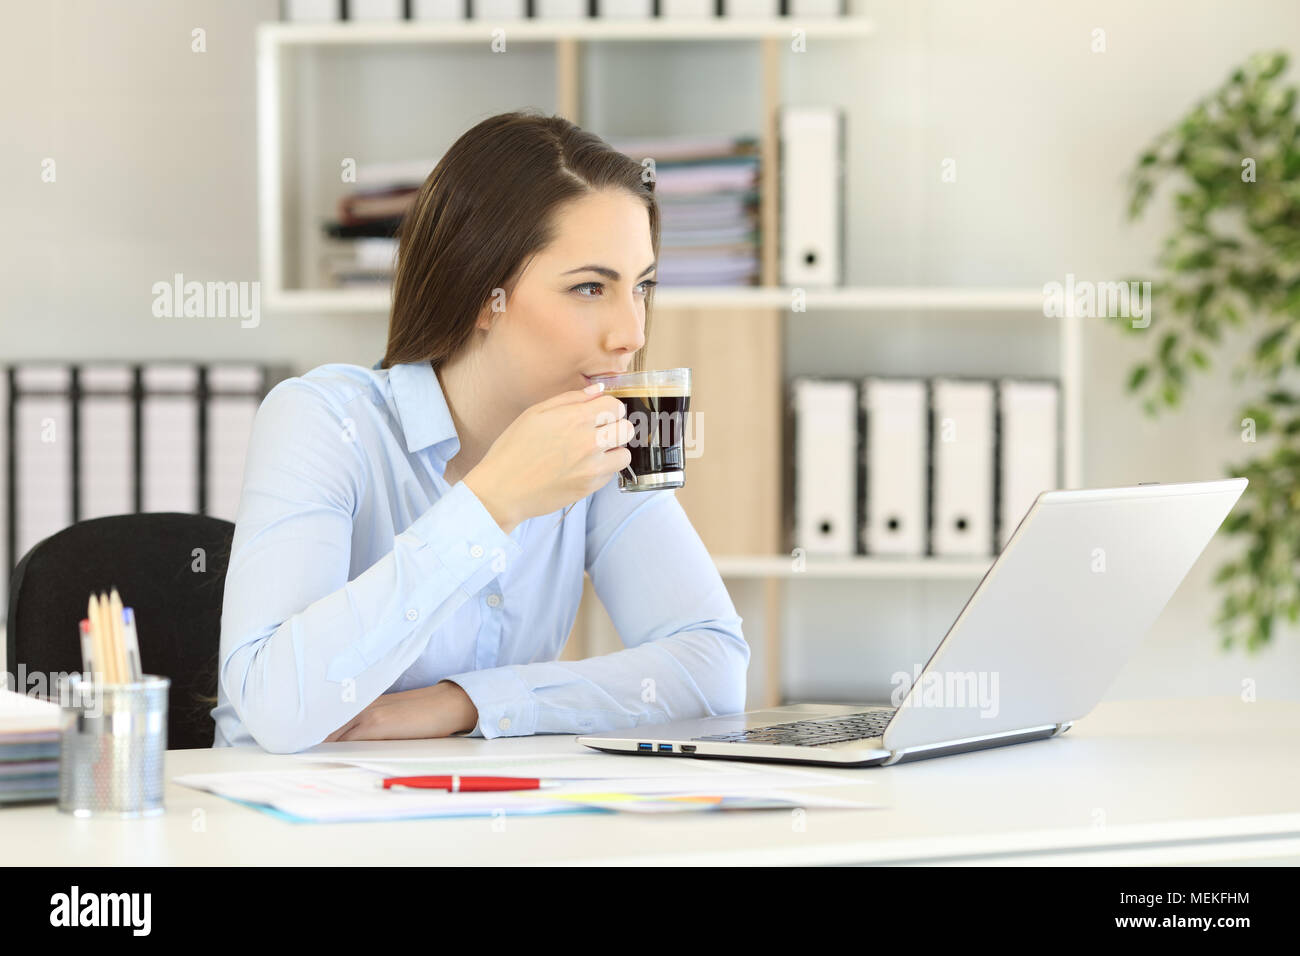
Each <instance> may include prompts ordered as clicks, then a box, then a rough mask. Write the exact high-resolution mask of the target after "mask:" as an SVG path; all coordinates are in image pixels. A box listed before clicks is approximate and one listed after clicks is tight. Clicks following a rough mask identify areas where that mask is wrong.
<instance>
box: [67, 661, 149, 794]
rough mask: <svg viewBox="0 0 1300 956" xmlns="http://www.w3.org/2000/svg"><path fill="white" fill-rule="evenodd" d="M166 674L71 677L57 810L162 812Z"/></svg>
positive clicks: (69, 678)
mask: <svg viewBox="0 0 1300 956" xmlns="http://www.w3.org/2000/svg"><path fill="white" fill-rule="evenodd" d="M170 686H171V681H170V680H168V679H167V678H166V677H157V676H155V675H152V674H145V675H144V676H143V677H142V678H141V679H140V680H139V681H137V682H135V683H131V684H103V683H92V682H91V681H88V680H85V679H83V677H82V676H81V675H79V674H73V675H71V676H69V677H68V678H67V679H66V680H65V682H64V684H63V691H62V692H61V694H60V699H59V702H60V705H61V706H62V708H63V732H62V744H61V746H60V751H59V809H60V810H61V811H63V812H64V813H71V814H73V815H74V816H78V817H116V818H119V819H120V818H130V817H151V816H156V815H157V814H160V813H162V812H163V809H164V808H163V760H164V756H165V754H166V752H167V690H168V688H169V687H170Z"/></svg>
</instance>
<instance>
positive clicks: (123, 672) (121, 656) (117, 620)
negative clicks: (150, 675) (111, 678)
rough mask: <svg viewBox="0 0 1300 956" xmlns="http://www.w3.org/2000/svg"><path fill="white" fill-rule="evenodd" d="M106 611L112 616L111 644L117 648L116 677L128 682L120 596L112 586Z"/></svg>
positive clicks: (122, 681) (128, 671)
mask: <svg viewBox="0 0 1300 956" xmlns="http://www.w3.org/2000/svg"><path fill="white" fill-rule="evenodd" d="M108 612H109V614H111V615H112V617H113V646H114V648H115V649H116V650H117V668H118V670H117V679H118V682H119V683H122V684H125V683H129V682H130V680H131V673H130V668H129V667H128V666H127V662H126V634H125V633H123V630H122V596H121V595H120V594H118V593H117V588H113V591H112V594H110V595H109V599H108Z"/></svg>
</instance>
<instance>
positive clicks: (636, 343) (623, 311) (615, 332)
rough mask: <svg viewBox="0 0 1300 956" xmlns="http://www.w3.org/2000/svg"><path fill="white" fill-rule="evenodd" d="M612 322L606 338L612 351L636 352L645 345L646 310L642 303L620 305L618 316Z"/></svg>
mask: <svg viewBox="0 0 1300 956" xmlns="http://www.w3.org/2000/svg"><path fill="white" fill-rule="evenodd" d="M610 321H611V323H612V325H611V328H610V330H609V334H608V335H607V336H606V339H607V347H608V348H609V350H610V351H616V350H618V349H628V350H629V351H633V352H635V351H636V350H637V349H639V348H641V346H643V345H645V308H644V306H643V305H642V304H641V303H640V302H628V303H623V304H620V305H619V307H618V309H617V315H615V316H613V317H612V318H611V320H610Z"/></svg>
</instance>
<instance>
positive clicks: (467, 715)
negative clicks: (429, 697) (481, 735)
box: [434, 680, 478, 734]
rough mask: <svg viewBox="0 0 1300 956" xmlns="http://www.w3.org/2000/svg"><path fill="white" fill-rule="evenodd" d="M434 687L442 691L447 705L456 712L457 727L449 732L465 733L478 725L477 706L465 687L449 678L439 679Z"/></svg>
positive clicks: (455, 722)
mask: <svg viewBox="0 0 1300 956" xmlns="http://www.w3.org/2000/svg"><path fill="white" fill-rule="evenodd" d="M434 687H436V688H438V689H439V690H441V691H442V692H443V693H444V695H445V698H446V702H447V704H448V706H450V707H452V708H453V711H454V713H455V714H456V719H455V721H454V724H455V726H456V728H457V729H456V730H453V731H451V733H453V734H467V733H469V732H470V731H472V730H473V729H474V728H475V727H477V726H478V708H477V707H475V706H474V701H473V700H471V699H470V696H469V694H467V693H466V692H465V688H463V687H461V686H460V685H459V684H457V683H456V682H455V681H450V680H440V681H438V683H437V684H435V685H434Z"/></svg>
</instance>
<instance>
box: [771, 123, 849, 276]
mask: <svg viewBox="0 0 1300 956" xmlns="http://www.w3.org/2000/svg"><path fill="white" fill-rule="evenodd" d="M780 129H781V144H780V174H781V193H780V199H781V202H780V209H781V226H780V228H781V282H782V283H783V284H784V285H789V286H834V285H839V284H840V280H841V269H840V260H841V246H842V242H841V240H842V237H843V218H842V217H843V209H844V196H843V188H842V186H843V180H842V170H843V163H842V156H843V152H842V150H843V113H842V111H841V110H840V109H839V108H837V107H831V106H825V107H803V106H799V107H795V106H787V107H784V108H782V109H781V112H780Z"/></svg>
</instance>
